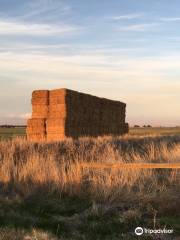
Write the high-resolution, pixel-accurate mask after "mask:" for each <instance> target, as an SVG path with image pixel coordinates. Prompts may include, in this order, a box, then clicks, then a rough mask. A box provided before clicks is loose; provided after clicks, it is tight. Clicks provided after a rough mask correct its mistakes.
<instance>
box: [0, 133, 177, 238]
mask: <svg viewBox="0 0 180 240" xmlns="http://www.w3.org/2000/svg"><path fill="white" fill-rule="evenodd" d="M135 130H136V129H132V130H131V133H130V134H129V135H128V136H125V137H123V138H122V137H120V138H118V137H117V138H113V137H99V138H95V139H94V138H81V139H79V140H75V141H72V140H70V139H68V140H66V141H62V142H59V143H39V144H37V143H29V142H27V141H26V140H25V139H23V138H22V139H21V138H18V139H13V140H8V141H0V163H1V164H0V223H1V227H0V239H3V240H11V239H12V236H13V240H14V239H15V240H21V239H28V240H34V239H36V240H51V239H52V240H69V239H72V240H94V239H99V240H109V239H112V240H119V239H123V240H131V239H137V237H136V236H135V235H134V229H135V228H136V227H137V226H144V227H146V228H152V229H153V228H157V229H158V228H162V229H163V228H164V227H165V228H169V229H173V230H174V232H175V234H174V235H170V236H168V235H166V236H165V235H163V236H158V237H159V238H158V239H162V240H164V239H166V240H168V239H169V240H170V239H177V237H178V236H179V235H180V171H179V170H175V169H174V170H170V169H128V168H126V169H116V168H113V169H93V168H92V169H91V168H83V167H82V165H81V164H82V163H84V162H85V163H88V164H90V165H91V163H94V162H95V163H96V162H98V163H99V164H102V165H103V164H104V163H121V162H128V163H131V162H134V163H141V162H150V163H157V162H158V163H159V162H161V163H167V162H171V163H177V162H178V163H179V162H180V136H179V135H178V130H177V131H174V129H171V133H172V134H170V135H169V136H167V134H162V132H161V134H157V129H153V130H154V132H153V134H152V132H151V134H150V133H149V132H148V135H144V134H142V132H141V135H138V134H134V131H135ZM145 130H149V129H143V131H145ZM150 130H151V131H152V129H150ZM132 131H133V133H132ZM136 131H137V130H136ZM138 131H142V130H141V129H138ZM168 131H169V130H168ZM155 132H156V133H155ZM158 132H159V130H158ZM164 132H166V131H165V129H164ZM174 133H177V134H174ZM165 135H166V136H165ZM142 239H147V240H148V239H149V240H152V239H157V236H152V235H151V236H143V238H142Z"/></svg>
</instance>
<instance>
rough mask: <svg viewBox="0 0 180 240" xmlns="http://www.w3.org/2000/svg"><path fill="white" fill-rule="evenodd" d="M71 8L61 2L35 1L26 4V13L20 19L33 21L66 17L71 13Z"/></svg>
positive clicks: (50, 0) (52, 0)
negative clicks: (33, 19)
mask: <svg viewBox="0 0 180 240" xmlns="http://www.w3.org/2000/svg"><path fill="white" fill-rule="evenodd" d="M70 9H71V7H70V6H69V5H67V4H65V3H64V2H62V1H61V0H33V1H30V2H29V3H25V9H24V10H25V13H24V15H22V16H20V19H30V18H31V19H32V17H33V18H34V17H35V18H37V17H39V16H40V17H41V20H42V19H43V20H44V19H53V18H54V17H55V16H60V15H65V14H67V13H69V12H70Z"/></svg>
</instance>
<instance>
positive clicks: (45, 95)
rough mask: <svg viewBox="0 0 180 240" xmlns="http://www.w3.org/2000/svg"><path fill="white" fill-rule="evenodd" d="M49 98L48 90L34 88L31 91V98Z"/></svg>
mask: <svg viewBox="0 0 180 240" xmlns="http://www.w3.org/2000/svg"><path fill="white" fill-rule="evenodd" d="M39 97H40V98H49V90H35V91H33V92H32V98H39Z"/></svg>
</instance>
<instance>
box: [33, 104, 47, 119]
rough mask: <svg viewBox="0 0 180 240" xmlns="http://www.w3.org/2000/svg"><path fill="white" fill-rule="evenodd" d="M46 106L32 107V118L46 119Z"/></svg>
mask: <svg viewBox="0 0 180 240" xmlns="http://www.w3.org/2000/svg"><path fill="white" fill-rule="evenodd" d="M48 113H49V106H48V105H40V104H37V105H32V118H48Z"/></svg>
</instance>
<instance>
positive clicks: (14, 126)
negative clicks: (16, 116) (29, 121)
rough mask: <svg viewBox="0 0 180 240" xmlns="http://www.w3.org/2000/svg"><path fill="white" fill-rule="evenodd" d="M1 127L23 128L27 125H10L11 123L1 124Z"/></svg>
mask: <svg viewBox="0 0 180 240" xmlns="http://www.w3.org/2000/svg"><path fill="white" fill-rule="evenodd" d="M0 127H1V128H22V127H26V125H9V124H3V125H0Z"/></svg>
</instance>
